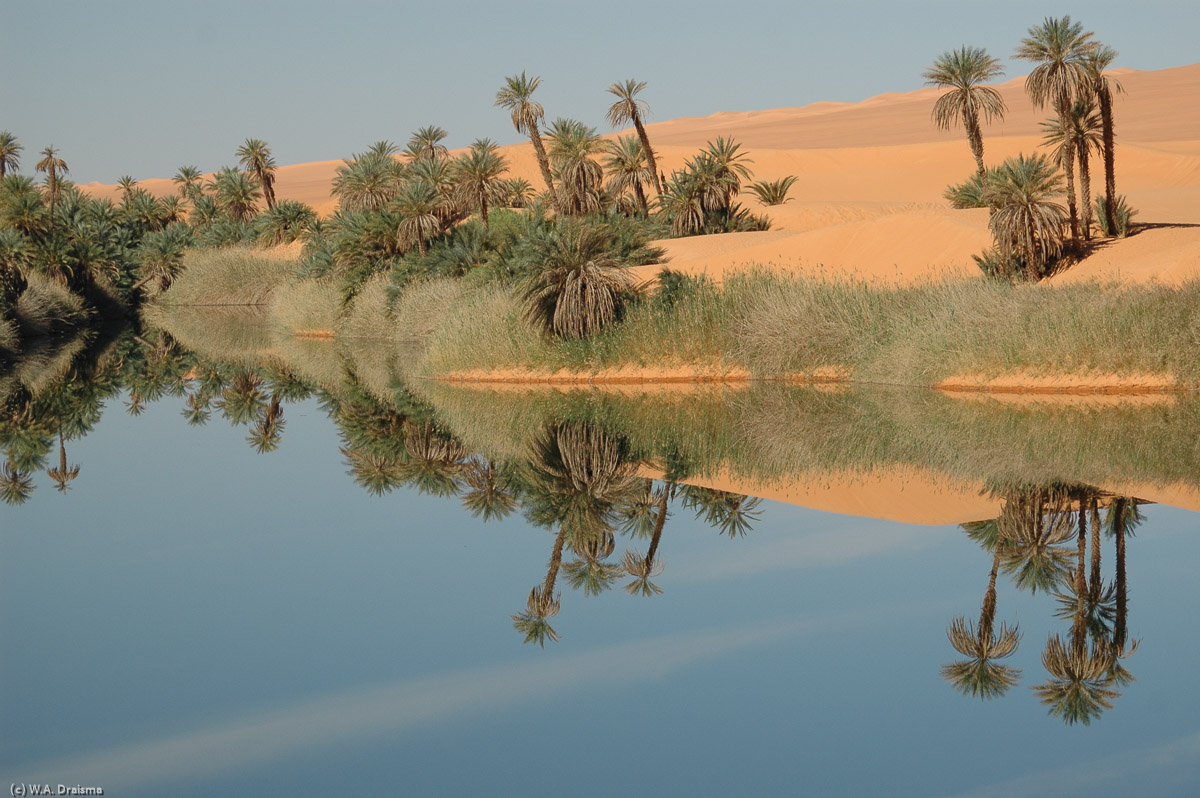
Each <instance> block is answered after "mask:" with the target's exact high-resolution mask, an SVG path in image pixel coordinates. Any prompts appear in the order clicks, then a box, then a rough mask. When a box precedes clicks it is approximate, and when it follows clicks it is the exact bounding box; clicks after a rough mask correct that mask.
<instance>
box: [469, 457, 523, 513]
mask: <svg viewBox="0 0 1200 798" xmlns="http://www.w3.org/2000/svg"><path fill="white" fill-rule="evenodd" d="M463 482H464V483H466V486H467V488H469V490H467V491H466V492H464V493H463V496H462V503H463V506H464V507H466V508H467V509H468V510H470V511H471V515H473V516H475V517H476V518H479V517H481V516H482V517H483V520H484V521H492V520H497V521H498V520H500V519H501V518H504V517H505V516H506V515H508V514H509V513H511V512H512V511H513V510H515V509H516V507H517V500H516V499H515V498H514V497H513V495H512V493H511V492H510V491H509V490H508V488H507V485H506V480H504V478H503V476H502V475H501V473H500V470H499V469H498V468H496V464H495V463H493V462H492V461H491V460H488V459H481V458H475V459H472V460H471V461H470V462H469V463H467V466H466V470H465V472H464V473H463Z"/></svg>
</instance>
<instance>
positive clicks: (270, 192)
mask: <svg viewBox="0 0 1200 798" xmlns="http://www.w3.org/2000/svg"><path fill="white" fill-rule="evenodd" d="M258 182H260V183H262V187H263V198H264V199H265V200H266V201H267V210H271V209H272V208H274V207H275V178H273V177H271V175H269V174H267V173H266V172H259V173H258Z"/></svg>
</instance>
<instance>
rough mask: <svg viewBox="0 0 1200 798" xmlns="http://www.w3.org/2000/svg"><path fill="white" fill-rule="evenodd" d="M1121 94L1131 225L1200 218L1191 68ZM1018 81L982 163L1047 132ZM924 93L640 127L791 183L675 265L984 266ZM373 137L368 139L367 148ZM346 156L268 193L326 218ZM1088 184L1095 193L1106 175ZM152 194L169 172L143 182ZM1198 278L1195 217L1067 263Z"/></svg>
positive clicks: (985, 239) (676, 156) (1133, 76)
mask: <svg viewBox="0 0 1200 798" xmlns="http://www.w3.org/2000/svg"><path fill="white" fill-rule="evenodd" d="M1117 76H1118V77H1119V79H1120V80H1121V81H1122V83H1123V84H1124V86H1125V88H1126V93H1125V94H1123V95H1119V96H1118V98H1117V100H1116V106H1115V107H1116V114H1117V117H1116V120H1117V121H1116V130H1117V137H1118V150H1117V168H1118V190H1119V191H1121V192H1122V193H1124V194H1126V195H1128V197H1129V199H1130V202H1131V203H1132V204H1133V205H1134V206H1135V207H1137V208H1139V209H1140V210H1141V214H1140V215H1139V217H1138V221H1141V222H1146V223H1159V224H1167V223H1169V224H1181V223H1182V224H1191V223H1196V224H1200V103H1196V102H1195V101H1194V100H1195V98H1196V97H1197V96H1200V64H1194V65H1191V66H1186V67H1178V68H1175V69H1165V70H1158V71H1154V72H1141V71H1134V70H1117ZM1023 86H1024V80H1023V79H1022V78H1017V79H1014V80H1010V81H1008V82H1007V83H1005V84H1003V85H1002V86H1000V87H999V88H1000V91H1001V93H1002V94H1003V95H1004V97H1005V99H1006V101H1007V103H1008V106H1009V112H1008V115H1007V118H1006V119H1005V121H1004V122H1002V123H998V124H994V125H990V126H987V127H985V129H984V142H985V147H986V153H985V154H986V160H987V161H989V162H992V163H997V162H999V161H1000V160H1002V159H1003V158H1005V157H1006V156H1009V155H1013V154H1016V153H1018V152H1029V151H1032V150H1033V149H1034V148H1036V147H1037V145H1038V144H1039V142H1040V135H1041V131H1040V129H1039V127H1038V123H1039V122H1040V121H1041V120H1042V119H1043V118H1044V117H1045V112H1042V111H1035V110H1033V109H1032V107H1031V106H1030V104H1029V102H1028V100H1027V99H1026V97H1025V95H1024V92H1023ZM937 93H938V92H937V90H936V89H931V88H924V89H918V90H916V91H911V92H906V93H899V94H884V95H879V96H877V97H872V98H870V99H867V100H864V101H862V102H858V103H829V102H825V103H815V104H813V105H810V106H806V107H804V108H778V109H773V110H766V111H749V112H738V113H731V112H722V113H717V114H713V115H711V116H706V117H688V118H684V119H674V120H670V121H664V122H659V123H656V124H652V125H650V126H649V128H648V131H649V135H650V137H651V141H652V142H653V143H654V145H655V148H656V149H657V150H659V151H660V156H661V157H660V162H661V165H662V168H663V170H664V171H666V172H668V173H670V171H671V170H672V169H675V168H678V167H679V166H680V165H681V164H682V163H683V161H684V159H685V158H687V157H688V156H690V155H691V154H693V153H694V152H695V151H696V150H697V149H698V148H699V147H702V146H703V145H704V143H705V142H706V141H708V140H710V139H714V138H716V137H717V136H732V137H734V138H735V139H737V140H738V141H739V142H741V143H742V144H743V145H744V147H745V148H746V149H747V150H748V151H749V155H750V157H751V158H753V160H754V163H753V165H752V168H753V170H754V173H755V178H756V179H765V180H772V179H776V178H779V177H782V176H784V175H788V174H794V175H797V176H798V177H799V180H798V181H797V183H796V185H795V186H794V187H793V188H792V196H793V197H794V198H795V199H794V201H793V202H790V203H788V204H786V205H784V206H779V207H774V208H768V209H763V208H760V207H759V206H758V205H757V202H756V201H755V200H754V199H753V197H751V196H749V195H746V196H744V197H743V202H744V203H745V204H746V205H748V206H749V207H750V208H751V209H752V210H755V211H756V212H757V211H761V212H765V213H767V214H768V215H769V216H770V217H771V219H772V221H773V226H772V230H771V232H770V233H768V234H765V235H764V234H758V235H749V234H734V235H730V236H707V237H705V238H703V239H696V240H687V241H671V242H669V243H668V244H667V245H666V248H667V250H668V253H669V254H670V256H671V258H672V260H671V266H672V267H673V268H677V269H679V270H681V271H686V272H690V273H704V274H710V275H712V276H714V277H717V278H720V276H721V275H722V274H724V272H725V271H726V270H727V269H730V268H736V267H738V266H740V265H741V264H744V263H747V262H760V263H770V264H773V265H774V267H775V268H780V269H795V268H799V269H803V270H805V271H810V272H823V273H847V272H850V273H856V274H858V275H860V276H862V277H864V278H869V279H882V280H899V281H902V282H910V281H912V280H915V279H920V278H921V277H925V276H940V275H943V274H946V273H948V272H950V273H953V272H959V271H963V272H966V273H968V274H977V271H976V270H975V267H974V264H973V261H972V260H971V255H972V254H974V253H977V252H979V250H980V249H982V248H983V247H984V246H986V245H987V244H988V243H989V241H990V238H989V235H988V232H987V215H986V213H983V212H982V211H951V210H950V209H949V208H948V207H947V205H946V202H945V201H944V200H943V199H942V197H941V194H942V191H943V190H944V189H945V187H946V185H947V184H949V183H951V182H959V181H961V180H963V179H964V178H966V177H967V176H968V175H969V174H970V173H971V172H972V171H973V170H974V162H973V161H972V159H971V154H970V151H969V149H968V148H967V144H966V141H965V139H964V136H963V134H962V131H961V130H953V131H949V132H943V131H938V130H936V129H935V128H934V127H933V125H932V124H931V123H930V120H929V115H930V109H931V107H932V104H933V102H934V99H935V98H936V96H937ZM362 146H363V147H365V146H366V142H364V143H363V144H362ZM504 151H505V154H506V156H507V157H508V158H509V161H510V164H511V173H512V174H513V175H514V176H517V175H519V176H521V177H524V178H526V179H527V180H529V181H530V182H531V183H532V184H533V185H535V186H541V185H542V182H541V177H540V174H539V172H538V169H537V164H536V162H535V161H534V158H533V150H532V147H531V146H530V145H529V144H527V143H524V144H514V145H511V146H508V147H505V148H504ZM340 163H341V162H340V161H321V162H316V163H307V164H297V165H294V166H285V167H282V168H281V169H280V170H279V174H278V183H277V187H276V192H277V194H278V196H280V197H281V198H290V199H297V200H300V201H302V202H305V203H308V204H309V205H312V206H314V207H315V208H317V210H318V211H320V212H321V213H324V214H328V213H331V212H332V211H333V209H334V208H335V206H336V203H335V201H334V200H333V198H332V197H331V196H330V191H329V188H330V183H331V181H332V179H333V176H334V174H335V172H336V170H337V167H338V166H339V165H340ZM1099 174H1100V171H1099V169H1097V177H1095V178H1094V179H1093V181H1092V189H1093V193H1099V192H1101V191H1102V190H1103V178H1102V176H1099ZM142 185H143V186H145V187H146V188H147V189H149V190H150V191H152V192H154V193H156V194H160V193H167V192H170V191H172V190H173V188H174V186H173V184H172V183H171V181H170V180H146V181H143V182H142ZM86 188H87V189H88V190H89V191H91V192H92V193H94V194H97V195H102V196H116V195H117V190H116V189H115V188H114V187H111V186H102V185H99V184H89V185H87V186H86ZM1194 275H1200V227H1195V228H1189V227H1178V228H1154V229H1149V230H1146V231H1144V232H1142V233H1140V234H1139V235H1137V236H1135V237H1133V238H1131V239H1128V240H1125V241H1119V242H1114V243H1112V244H1110V245H1108V246H1105V247H1103V248H1102V249H1101V250H1100V251H1099V252H1097V253H1096V254H1094V255H1093V256H1092V257H1090V258H1089V259H1088V260H1087V261H1085V262H1084V263H1083V264H1081V265H1079V266H1077V267H1076V268H1075V269H1074V270H1073V271H1072V272H1071V273H1069V274H1067V275H1065V276H1063V277H1062V278H1059V279H1064V280H1073V279H1080V278H1081V277H1084V278H1086V277H1099V278H1113V277H1119V278H1121V279H1127V280H1148V279H1155V278H1158V279H1163V280H1166V281H1172V282H1177V281H1180V280H1183V279H1185V278H1187V277H1189V276H1194Z"/></svg>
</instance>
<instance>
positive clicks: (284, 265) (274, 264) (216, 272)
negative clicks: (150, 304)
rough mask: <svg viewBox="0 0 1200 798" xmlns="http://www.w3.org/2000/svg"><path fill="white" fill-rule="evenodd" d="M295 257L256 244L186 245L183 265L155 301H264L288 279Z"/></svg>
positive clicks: (191, 303)
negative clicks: (201, 246)
mask: <svg viewBox="0 0 1200 798" xmlns="http://www.w3.org/2000/svg"><path fill="white" fill-rule="evenodd" d="M295 269H296V261H294V260H289V259H288V258H286V257H282V256H281V255H279V254H277V253H273V252H270V251H265V250H262V249H259V248H256V247H242V246H237V247H220V248H216V249H189V250H188V251H187V253H186V254H185V255H184V258H183V269H182V271H181V272H180V274H179V276H178V277H176V278H175V281H174V282H173V283H171V287H170V288H168V289H167V290H166V291H165V292H164V293H163V294H162V296H161V297H159V299H158V300H157V302H159V303H161V304H165V305H266V304H268V302H269V301H270V299H271V294H272V293H273V292H274V291H275V289H276V288H277V287H279V286H281V285H282V284H284V283H285V282H288V281H290V278H291V276H292V274H293V272H294V271H295Z"/></svg>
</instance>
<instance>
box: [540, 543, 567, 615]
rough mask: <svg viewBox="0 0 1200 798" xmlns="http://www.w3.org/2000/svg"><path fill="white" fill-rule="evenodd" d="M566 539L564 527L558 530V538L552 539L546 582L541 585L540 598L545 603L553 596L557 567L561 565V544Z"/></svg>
mask: <svg viewBox="0 0 1200 798" xmlns="http://www.w3.org/2000/svg"><path fill="white" fill-rule="evenodd" d="M566 539H567V528H566V527H565V526H564V527H562V528H560V529H559V530H558V536H557V537H555V538H554V549H553V550H552V551H551V552H550V562H549V567H548V570H547V571H546V581H545V582H543V583H542V597H543V598H544V599H545V600H547V601H548V600H550V597H551V596H553V595H554V582H555V580H557V579H558V567H559V565H561V564H562V550H563V542H564V541H565V540H566Z"/></svg>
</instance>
